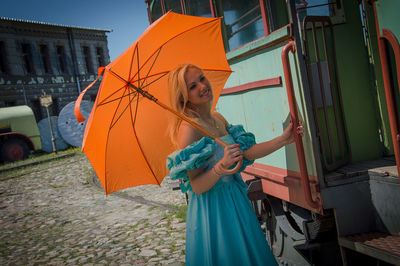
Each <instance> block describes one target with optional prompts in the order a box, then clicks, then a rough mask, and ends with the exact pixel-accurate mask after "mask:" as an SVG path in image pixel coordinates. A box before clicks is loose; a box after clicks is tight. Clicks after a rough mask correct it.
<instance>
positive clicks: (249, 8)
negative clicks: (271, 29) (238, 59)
mask: <svg viewBox="0 0 400 266" xmlns="http://www.w3.org/2000/svg"><path fill="white" fill-rule="evenodd" d="M259 3H260V2H259V0H249V1H241V0H234V1H232V0H231V1H228V0H223V1H222V8H223V10H224V14H223V16H224V20H225V27H226V35H227V39H228V43H229V49H228V50H233V49H236V48H238V47H239V46H242V45H244V44H246V43H248V42H251V41H254V40H255V39H258V38H260V37H262V36H264V25H263V21H262V17H261V9H260V4H259Z"/></svg>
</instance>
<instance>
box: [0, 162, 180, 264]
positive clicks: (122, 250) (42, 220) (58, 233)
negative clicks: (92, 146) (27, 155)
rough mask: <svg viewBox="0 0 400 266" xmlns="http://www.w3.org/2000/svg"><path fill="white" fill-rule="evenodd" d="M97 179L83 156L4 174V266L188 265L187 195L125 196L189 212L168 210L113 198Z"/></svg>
mask: <svg viewBox="0 0 400 266" xmlns="http://www.w3.org/2000/svg"><path fill="white" fill-rule="evenodd" d="M91 175H92V168H91V166H90V163H89V162H88V161H87V159H86V157H85V156H84V155H82V154H77V155H74V156H72V157H68V158H64V159H59V160H57V161H51V162H47V163H42V164H39V165H36V166H29V167H25V168H23V169H18V170H13V171H8V172H0V230H1V233H0V265H39V264H40V265H43V264H46V265H99V264H103V265H123V264H126V265H138V264H139V265H144V264H145V265H158V264H175V265H182V264H184V260H185V256H184V246H185V222H184V220H183V219H184V218H183V217H184V209H185V208H184V206H185V205H186V203H185V197H184V195H183V194H182V193H180V192H179V191H172V190H171V189H170V188H169V187H168V186H167V184H166V183H167V181H168V180H164V182H163V184H162V185H161V187H159V186H153V185H148V186H141V187H135V188H130V189H127V190H124V193H126V194H128V195H130V196H141V197H143V198H145V199H148V200H151V201H155V202H159V203H163V204H172V205H174V206H178V207H180V209H181V211H180V212H179V211H176V212H175V211H168V210H164V209H162V208H159V207H154V206H150V205H147V204H141V203H138V202H136V201H132V200H127V199H124V198H120V197H117V196H113V195H109V196H105V194H104V192H102V191H100V190H99V189H97V188H95V187H94V186H93V184H92V183H91V182H90V178H91Z"/></svg>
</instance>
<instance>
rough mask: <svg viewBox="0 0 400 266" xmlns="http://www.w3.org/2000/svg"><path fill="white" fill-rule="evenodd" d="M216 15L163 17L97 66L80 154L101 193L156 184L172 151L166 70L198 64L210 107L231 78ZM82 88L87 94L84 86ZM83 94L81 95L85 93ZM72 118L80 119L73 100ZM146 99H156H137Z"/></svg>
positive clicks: (165, 171)
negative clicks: (95, 86)
mask: <svg viewBox="0 0 400 266" xmlns="http://www.w3.org/2000/svg"><path fill="white" fill-rule="evenodd" d="M220 23H221V22H220V19H219V18H204V17H194V16H187V15H181V14H176V13H173V12H168V13H167V14H165V15H164V16H163V17H161V18H160V19H158V20H157V21H155V22H154V23H153V24H152V25H150V27H149V28H148V29H147V30H146V31H145V32H144V33H143V34H142V36H141V37H140V38H139V39H138V40H137V41H136V42H134V43H133V44H132V45H131V46H130V47H129V48H128V49H127V50H126V51H125V52H123V53H122V54H121V55H120V56H119V57H118V58H117V59H115V60H114V61H112V62H111V63H110V64H109V65H107V66H106V67H105V69H101V71H102V72H103V73H104V74H103V79H102V82H101V85H100V87H99V92H98V95H97V98H96V101H95V104H94V107H93V109H92V112H91V114H90V117H89V119H88V121H87V125H86V130H85V134H84V138H83V143H82V150H83V151H84V153H85V154H86V155H87V157H88V159H89V161H90V162H91V164H92V166H93V168H94V170H95V171H96V174H97V176H98V177H99V179H100V181H101V183H102V184H103V187H104V189H105V192H106V194H109V193H112V192H114V191H117V190H120V189H124V188H128V187H132V186H138V185H144V184H160V183H161V182H162V180H163V178H164V176H165V175H166V173H167V169H166V165H165V161H166V157H167V156H168V154H170V153H171V152H172V151H173V145H172V143H171V141H170V139H169V137H168V135H167V130H166V129H167V126H168V117H169V116H170V115H171V113H170V112H168V111H165V109H164V108H162V107H160V106H159V105H158V104H155V102H157V103H162V104H163V105H165V106H167V107H168V106H169V98H168V89H167V80H168V73H169V71H170V70H172V69H174V68H175V67H176V66H177V65H178V64H181V63H193V64H196V65H198V66H200V67H201V68H202V69H203V71H204V73H205V75H206V77H207V78H208V79H209V80H210V83H211V86H212V88H213V93H214V100H215V101H214V107H215V104H216V102H217V100H218V97H219V95H220V93H221V90H222V88H223V86H224V84H225V82H226V80H227V78H228V77H229V75H230V73H231V69H230V67H229V64H228V62H227V59H226V56H225V50H224V45H223V41H222V35H221V24H220ZM86 90H87V89H86ZM86 90H85V91H86ZM85 91H84V92H82V94H81V95H80V97H79V98H78V101H77V103H76V114H77V117H78V116H79V102H80V100H81V99H82V97H83V94H84V93H85ZM146 94H147V95H151V96H149V98H152V97H155V98H156V100H155V99H154V98H153V100H150V99H148V98H147V97H144V96H143V95H146Z"/></svg>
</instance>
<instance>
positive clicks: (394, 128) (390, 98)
mask: <svg viewBox="0 0 400 266" xmlns="http://www.w3.org/2000/svg"><path fill="white" fill-rule="evenodd" d="M374 13H375V23H376V32H377V36H378V47H379V55H380V59H381V67H382V75H383V84H384V87H385V96H386V104H387V109H388V114H389V123H390V131H391V134H392V141H393V149H394V155H395V158H396V165H397V173H398V175H399V179H400V132H399V123H398V117H397V111H396V102H395V97H394V91H393V81H392V79H391V75H390V68H389V62H388V52H387V49H386V43H385V41H387V42H388V43H389V44H390V45H391V46H392V48H393V51H394V55H395V61H396V69H397V78H398V79H399V77H400V47H399V42H398V40H397V39H396V37H395V36H394V34H393V33H392V32H391V31H390V30H388V29H383V30H382V36H380V30H379V24H378V16H377V14H376V6H375V2H374ZM398 82H399V88H400V80H398Z"/></svg>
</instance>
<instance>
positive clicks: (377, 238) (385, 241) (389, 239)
mask: <svg viewBox="0 0 400 266" xmlns="http://www.w3.org/2000/svg"><path fill="white" fill-rule="evenodd" d="M346 238H347V239H348V240H350V241H353V242H358V243H361V244H364V245H367V246H370V247H373V248H376V249H380V250H384V251H386V252H389V253H391V254H394V255H396V256H399V258H400V236H399V235H397V236H393V235H388V234H384V233H369V234H361V235H355V236H347V237H346Z"/></svg>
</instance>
